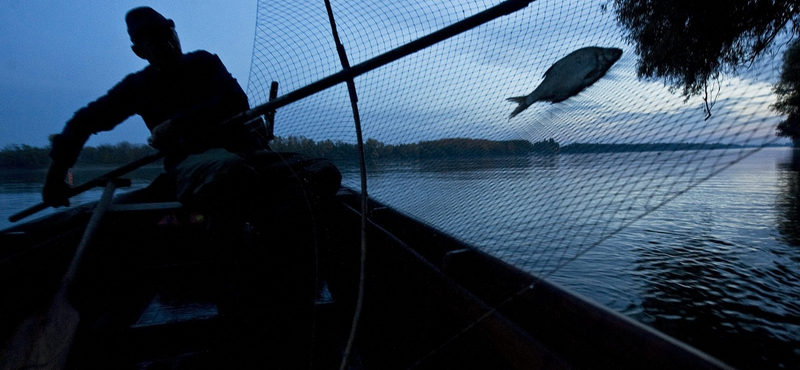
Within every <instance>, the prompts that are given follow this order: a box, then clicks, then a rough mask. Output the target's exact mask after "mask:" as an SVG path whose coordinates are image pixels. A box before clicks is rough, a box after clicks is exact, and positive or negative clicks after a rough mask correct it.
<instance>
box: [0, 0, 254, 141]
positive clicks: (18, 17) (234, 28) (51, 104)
mask: <svg viewBox="0 0 800 370" xmlns="http://www.w3.org/2000/svg"><path fill="white" fill-rule="evenodd" d="M141 5H147V6H151V7H153V8H154V9H156V10H158V11H159V12H161V13H162V14H164V15H165V16H166V17H168V18H172V19H173V20H174V21H175V24H176V29H177V30H178V34H179V36H180V39H181V44H182V46H183V49H184V51H192V50H196V49H206V50H208V51H210V52H213V53H216V54H218V55H219V56H220V58H221V59H222V61H223V62H224V63H225V64H226V66H227V67H228V70H229V71H230V72H231V73H232V74H233V76H234V77H235V78H236V79H238V80H239V83H240V84H242V86H243V87H244V86H245V85H246V84H247V76H248V73H249V68H250V59H251V53H252V48H253V35H254V32H255V19H256V0H236V1H225V0H204V1H188V0H170V1H165V0H137V1H130V0H118V1H97V0H55V1H52V0H48V1H44V0H4V1H2V2H0V148H2V147H5V146H7V145H9V144H28V145H34V146H45V145H47V136H48V134H51V133H57V132H60V131H61V128H62V127H63V126H64V123H65V122H66V121H67V120H68V119H69V118H70V117H71V116H72V114H73V113H74V112H75V111H76V110H77V109H79V108H80V107H82V106H83V105H85V104H86V103H88V102H90V101H92V100H94V99H96V98H97V97H99V96H101V95H102V94H104V93H105V92H106V91H107V90H108V89H109V88H110V87H111V86H113V85H114V84H115V83H117V82H118V81H119V80H121V79H122V78H123V77H124V76H125V75H127V74H128V73H131V72H134V71H137V70H139V69H141V68H143V67H144V66H146V62H145V61H143V60H141V59H139V58H137V57H136V55H134V54H133V52H131V49H130V40H129V38H128V34H127V32H126V29H125V21H124V17H125V13H126V12H127V11H128V10H130V9H132V8H134V7H137V6H141ZM147 136H148V131H147V129H146V128H145V127H144V125H143V124H142V122H141V120H140V119H139V118H132V119H130V120H129V121H128V122H125V123H123V124H122V125H120V126H118V127H117V128H116V129H114V130H113V131H111V132H107V133H104V134H103V135H94V136H93V137H92V139H91V140H90V142H89V143H88V145H98V144H103V143H116V142H120V141H123V140H126V141H129V142H134V143H144V142H145V140H146V138H147Z"/></svg>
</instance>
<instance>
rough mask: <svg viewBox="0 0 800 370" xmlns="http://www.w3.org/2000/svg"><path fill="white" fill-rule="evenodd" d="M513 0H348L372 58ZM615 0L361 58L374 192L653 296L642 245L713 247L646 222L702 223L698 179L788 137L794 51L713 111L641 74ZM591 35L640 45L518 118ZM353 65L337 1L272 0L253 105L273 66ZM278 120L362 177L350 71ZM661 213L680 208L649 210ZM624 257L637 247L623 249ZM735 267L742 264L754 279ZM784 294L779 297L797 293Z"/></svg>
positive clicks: (725, 80)
mask: <svg viewBox="0 0 800 370" xmlns="http://www.w3.org/2000/svg"><path fill="white" fill-rule="evenodd" d="M497 3H499V2H498V1H480V0H453V1H444V2H431V1H414V0H392V1H382V0H377V1H369V2H357V1H341V2H334V3H333V12H334V15H335V17H336V26H337V28H338V33H339V35H340V37H341V41H342V44H343V45H344V47H345V49H346V51H347V56H348V58H349V61H350V64H351V65H357V64H359V63H362V62H364V61H366V60H369V59H371V58H374V57H376V56H378V55H381V54H382V53H385V52H387V51H390V50H392V49H394V48H397V47H400V46H402V45H404V44H406V43H408V42H411V41H414V40H416V39H419V38H420V37H423V36H425V35H427V34H429V33H431V32H433V31H436V30H439V29H441V28H444V27H446V26H449V25H451V24H453V23H454V22H457V21H459V20H461V19H464V18H467V17H469V16H471V15H474V14H477V13H479V12H481V11H483V10H485V9H487V8H489V7H491V6H493V5H497ZM605 5H608V4H607V2H605V1H582V0H573V1H556V0H538V1H535V2H533V3H531V4H530V5H528V6H527V7H525V8H524V9H522V10H520V11H517V12H514V13H513V14H510V15H507V16H503V17H500V18H498V19H495V20H493V21H491V22H489V23H486V24H483V25H481V26H478V27H476V28H473V29H471V30H468V31H466V32H463V33H461V34H458V35H457V36H454V37H452V38H449V39H447V40H445V41H442V42H439V43H437V44H435V45H433V46H431V47H428V48H426V49H424V50H422V51H419V52H416V53H413V54H411V55H409V56H407V57H404V58H401V59H399V60H397V61H394V62H392V63H389V64H387V65H385V66H383V67H380V68H377V69H375V70H372V71H370V72H367V73H365V74H363V75H360V76H358V77H356V78H355V86H356V89H357V94H358V99H359V100H358V107H359V113H360V117H361V124H362V125H363V135H364V138H365V140H366V147H365V152H366V155H367V168H368V171H367V181H368V189H369V195H370V197H372V198H374V199H377V200H379V201H381V202H383V203H386V204H388V205H389V206H391V207H393V208H395V209H397V210H399V211H401V212H403V213H405V214H407V215H409V216H411V217H414V218H416V219H418V220H420V221H422V222H424V223H427V224H430V225H432V226H434V227H436V228H438V229H440V230H443V231H445V232H447V233H448V234H450V235H452V236H454V237H456V238H458V239H461V240H462V241H465V242H467V243H469V244H471V245H474V246H475V247H477V248H479V249H481V250H483V251H485V252H487V253H489V254H491V255H494V256H496V257H499V258H500V259H502V260H504V261H506V262H508V263H510V264H512V265H514V266H516V267H518V268H520V269H522V270H524V271H526V272H529V273H532V274H535V275H538V276H540V277H544V278H549V279H551V280H554V281H556V282H560V283H562V284H565V285H567V286H568V287H570V288H573V289H574V290H577V291H578V292H579V293H583V294H585V295H588V296H589V297H591V298H595V299H597V300H598V301H600V302H601V303H603V304H606V305H608V306H610V307H612V308H614V309H617V310H619V311H623V312H626V313H628V314H636V312H634V311H635V310H638V309H641V308H631V307H641V304H642V302H641V298H638V297H636V296H635V295H634V294H633V293H630V292H629V291H628V290H627V289H626V288H625V287H627V286H632V285H635V283H632V282H631V281H625V279H630V277H629V276H630V275H631V273H630V272H629V271H626V273H622V272H621V267H620V266H624V265H630V263H627V262H626V261H627V260H633V259H635V258H638V259H640V260H644V261H645V263H653V264H660V263H664V261H667V260H670V261H673V260H676V259H679V260H680V261H678V262H676V263H686V264H687V266H689V265H692V266H694V264H695V263H696V262H697V261H692V260H691V258H694V257H691V258H687V259H681V257H680V256H682V254H681V250H682V249H676V252H675V254H671V253H669V252H664V251H661V250H659V249H658V248H659V247H658V246H657V245H652V246H650V245H648V242H646V241H644V239H642V237H641V236H640V235H641V233H643V232H649V233H650V234H651V235H652V234H653V233H656V234H659V235H678V234H682V233H683V234H687V233H691V232H694V230H693V229H692V228H691V227H688V226H687V225H688V224H690V223H696V222H703V215H701V214H688V211H687V210H686V209H682V208H681V207H683V206H684V205H685V204H687V202H692V201H693V199H692V198H686V197H685V194H686V193H688V192H691V191H692V190H693V189H695V188H697V187H700V186H705V187H708V186H718V187H720V189H722V188H723V187H724V186H725V184H724V183H719V182H711V181H708V180H709V179H713V178H714V177H715V176H716V175H718V174H720V173H721V172H723V171H724V170H725V169H726V168H728V167H729V166H731V165H733V164H736V163H738V162H740V161H742V160H744V159H746V158H747V157H748V156H751V155H753V154H754V153H756V152H758V151H759V150H761V149H762V148H764V147H766V146H770V145H773V144H787V143H788V141H786V139H779V138H777V137H776V136H775V127H776V125H777V124H778V123H779V122H780V121H781V120H782V119H783V118H782V117H780V116H778V115H777V114H776V113H775V112H774V111H773V110H771V109H770V105H771V104H773V103H774V102H775V95H774V94H773V92H772V86H773V84H775V83H776V82H777V81H778V77H779V75H780V67H781V62H782V61H781V58H780V57H779V55H780V53H775V54H774V55H773V54H770V55H766V56H765V57H763V58H760V59H758V60H756V61H755V62H753V63H751V64H749V65H747V66H746V67H744V68H741V69H740V70H739V71H738V72H737V74H729V75H723V76H721V78H720V79H718V80H714V81H712V83H711V85H710V89H709V96H708V102H709V105H710V108H711V112H710V113H711V117H707V114H706V112H705V107H706V106H705V102H704V100H703V99H702V97H691V98H688V99H686V98H684V97H683V96H682V95H681V94H679V93H676V92H674V91H671V90H670V88H669V87H668V86H665V85H664V84H663V82H660V81H648V80H643V79H640V78H638V77H637V76H636V55H635V53H634V52H633V46H632V45H630V44H628V43H626V41H625V40H624V37H623V32H622V30H621V29H620V28H619V26H618V25H617V24H616V22H615V19H614V14H613V11H610V10H605V9H604V6H605ZM586 46H601V47H617V48H621V49H622V50H623V55H622V57H621V59H620V60H619V61H617V62H616V63H615V64H614V65H613V66H612V67H611V68H610V69H609V70H608V72H607V73H606V74H605V76H603V77H602V78H601V79H600V80H598V81H597V82H596V83H594V84H593V85H591V86H589V87H587V88H586V89H584V90H583V91H581V92H580V93H579V94H577V95H575V96H573V97H571V98H569V99H567V100H565V101H562V102H559V103H555V104H550V103H544V102H540V103H535V104H533V105H531V106H530V107H529V108H528V109H527V110H525V111H523V112H522V113H520V114H519V115H517V116H516V117H513V118H509V114H510V113H511V112H512V111H513V110H514V108H515V107H516V104H514V103H511V102H509V101H507V98H509V97H514V96H524V95H527V94H529V93H530V92H531V91H533V89H534V88H535V87H536V86H538V85H539V84H540V83H541V82H542V80H543V75H544V73H545V71H547V70H548V68H550V66H551V65H553V63H555V62H556V61H558V60H559V59H561V58H563V57H564V56H566V55H567V54H569V53H570V52H572V51H574V50H577V49H579V48H582V47H586ZM340 70H341V64H340V62H339V57H338V55H337V52H336V49H335V45H334V42H333V39H332V37H331V28H330V24H329V23H328V17H327V14H326V11H325V5H324V3H323V2H321V1H320V2H319V3H317V4H309V3H306V2H289V1H287V2H274V1H260V4H259V14H258V18H257V29H256V37H255V48H254V54H253V63H252V68H251V74H250V79H249V81H248V95H249V97H250V98H251V105H257V104H262V103H264V102H266V101H267V99H268V93H269V85H270V82H271V81H278V82H280V86H281V92H280V93H279V95H283V94H285V93H287V92H290V91H294V90H296V89H298V88H301V87H303V86H306V85H308V84H310V83H312V82H315V81H318V80H320V79H322V78H324V77H326V76H329V75H332V74H334V73H337V72H339V71H340ZM275 135H276V136H277V137H278V138H277V139H276V140H275V143H274V144H275V148H276V149H281V150H291V151H299V152H303V153H306V154H309V155H312V156H322V157H327V158H330V159H332V160H334V162H336V163H337V165H338V166H339V168H340V169H341V170H342V172H343V176H344V179H343V184H344V185H345V186H347V187H350V188H352V189H355V190H359V189H360V180H359V167H358V163H357V160H358V157H357V152H356V150H355V143H356V131H355V128H354V125H353V113H352V111H351V106H350V100H349V95H348V91H347V87H346V85H345V84H338V85H336V86H334V87H332V88H329V89H326V90H324V91H322V92H319V93H316V94H313V95H311V96H309V97H308V98H305V99H302V100H300V101H298V102H296V103H292V104H289V105H287V106H285V107H282V108H280V109H279V110H278V112H277V115H276V125H275ZM712 191H713V190H712ZM682 196H684V197H683V198H682ZM676 200H678V201H677V202H676ZM708 201H710V202H713V200H708ZM665 207H671V208H670V211H669V212H662V211H663V209H664V208H665ZM743 207H744V208H743V209H742V210H743V211H746V207H745V206H743ZM701 208H702V207H701ZM687 209H688V208H687ZM648 217H650V218H656V220H657V221H656V222H655V223H656V224H658V222H660V220H664V223H665V226H664V227H663V228H658V229H657V230H656V229H650V230H643V229H641V228H637V226H636V225H637V221H639V220H642V219H643V218H648ZM652 224H653V223H652V222H651V223H650V225H652ZM637 233H638V234H637ZM621 236H625V237H621ZM684 236H685V235H684ZM686 239H691V238H689V237H687V238H686ZM631 240H641V242H640V243H637V242H633V243H632V242H631ZM648 240H661V239H658V238H655V239H654V238H650V239H648ZM653 243H656V242H653ZM722 244H724V243H722ZM718 246H719V247H721V248H725V247H724V245H718ZM681 248H684V247H683V246H682V247H681ZM686 248H689V247H686ZM626 251H627V252H626ZM628 252H630V253H628ZM725 253H727V252H725ZM701 254H702V253H701ZM637 255H638V256H637ZM704 255H705V254H704ZM614 258H618V259H620V260H622V263H618V262H609V261H608V260H609V259H614ZM681 261H683V262H681ZM628 262H630V261H628ZM700 269H701V270H702V268H700ZM727 273H728V272H725V274H727ZM743 273H744V272H743ZM633 274H634V275H635V272H634V273H633ZM731 274H732V275H731V276H734V277H732V278H731V279H730V280H725V281H729V282H730V283H732V284H738V282H740V281H742V279H740V278H741V277H742V276H741V274H740V273H735V272H731ZM626 276H627V277H626ZM736 276H738V277H736ZM715 279H717V278H715ZM678 280H680V279H678ZM678 283H680V281H678ZM658 284H661V283H660V282H659V283H658ZM753 284H755V286H758V283H753ZM659 286H660V285H659ZM755 289H756V290H758V288H755ZM666 290H669V289H666ZM598 294H599V295H601V296H598ZM668 298H669V297H667V299H668ZM775 307H776V308H774V309H772V308H770V309H769V310H771V312H772V311H774V312H777V313H779V314H782V313H783V312H789V311H791V310H792V308H791V307H788V306H783V305H781V304H777V305H776V306H775ZM684 308H685V307H676V308H675V310H678V311H681V310H684ZM759 309H761V308H759ZM632 310H633V311H632ZM787 310H788V311H787ZM795 312H796V311H795ZM795 317H796V316H795ZM762 322H765V321H763V320H762ZM770 325H771V324H770ZM747 330H749V329H747Z"/></svg>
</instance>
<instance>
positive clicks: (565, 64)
mask: <svg viewBox="0 0 800 370" xmlns="http://www.w3.org/2000/svg"><path fill="white" fill-rule="evenodd" d="M621 56H622V49H618V48H602V47H597V46H589V47H585V48H581V49H578V50H575V51H573V52H571V53H569V54H568V55H567V56H565V57H563V58H561V59H559V60H558V61H557V62H555V63H554V64H553V65H552V66H550V68H548V69H547V71H546V72H545V73H544V76H543V77H544V80H543V81H542V83H541V84H539V86H537V87H536V89H535V90H533V92H531V93H530V94H528V95H526V96H515V97H511V98H508V99H507V100H508V101H510V102H514V103H518V104H519V105H518V106H517V108H516V109H514V111H513V112H511V115H509V116H508V119H511V118H514V117H515V116H516V115H518V114H520V113H521V112H522V111H524V110H525V109H527V108H528V107H529V106H530V105H531V104H533V103H536V102H539V101H549V102H551V103H558V102H561V101H564V100H567V99H569V98H570V97H572V96H574V95H576V94H578V93H579V92H581V91H583V89H585V88H587V87H589V86H591V85H592V84H593V83H595V82H597V80H599V79H600V78H601V77H603V76H605V74H606V72H607V71H608V69H609V68H611V66H612V65H614V63H616V62H617V61H618V60H619V58H620V57H621Z"/></svg>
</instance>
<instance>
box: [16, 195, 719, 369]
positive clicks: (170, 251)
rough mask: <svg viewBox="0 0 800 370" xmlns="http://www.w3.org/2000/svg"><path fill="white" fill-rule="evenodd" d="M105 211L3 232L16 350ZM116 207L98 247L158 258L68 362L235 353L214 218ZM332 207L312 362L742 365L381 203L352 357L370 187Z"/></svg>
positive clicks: (168, 364)
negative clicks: (222, 299) (213, 238)
mask: <svg viewBox="0 0 800 370" xmlns="http://www.w3.org/2000/svg"><path fill="white" fill-rule="evenodd" d="M133 193H135V192H133ZM121 197H122V196H120V197H119V198H121ZM129 198H130V197H129ZM145 200H146V199H145ZM101 206H102V200H101V201H99V202H96V203H91V204H87V205H82V206H77V207H74V208H71V209H68V210H65V211H62V212H59V213H55V214H53V215H50V216H46V217H42V218H39V219H36V220H34V221H29V222H26V223H23V224H20V225H17V226H14V227H11V228H9V229H6V230H3V231H2V232H0V245H2V246H3V247H2V249H0V275H2V277H1V278H0V292H2V295H3V296H4V297H13V298H11V299H4V300H2V301H1V302H0V312H2V315H0V333H2V336H0V340H2V343H4V344H5V345H4V348H5V351H6V352H4V355H6V356H7V355H8V354H9V353H8V351H9V349H10V348H18V347H15V346H19V343H14V341H13V340H11V338H12V337H14V335H15V334H14V333H18V332H19V331H20V330H19V328H20V327H21V326H24V325H25V322H26V320H29V319H30V318H31V316H32V315H39V314H41V313H42V312H46V309H47V306H48V305H50V304H52V302H53V297H54V296H55V295H57V291H58V289H59V281H60V280H61V279H62V277H63V275H64V274H65V271H66V270H67V267H68V265H69V264H70V263H69V261H70V260H71V259H72V257H73V255H74V253H75V252H76V249H77V248H78V244H80V240H81V239H82V238H81V236H82V235H83V234H84V233H85V232H87V230H88V228H89V226H90V224H91V219H92V215H93V214H97V212H98V208H99V207H101ZM103 212H104V213H105V216H104V217H103V220H102V222H100V224H99V225H98V226H97V227H96V228H95V229H94V231H90V232H93V233H94V237H93V238H92V239H93V242H92V243H90V244H89V246H88V247H87V248H89V249H87V250H92V249H95V250H96V249H99V248H104V249H111V250H125V249H130V248H133V249H135V250H137V251H138V253H143V254H144V255H146V256H148V260H147V262H146V264H145V266H143V269H144V271H146V273H145V274H143V275H141V277H139V279H142V281H138V282H137V283H136V284H134V285H135V286H139V287H146V288H142V289H139V290H140V291H137V292H129V291H126V292H111V293H109V295H110V296H111V297H117V298H115V299H118V300H119V302H124V304H117V303H115V301H113V300H112V302H105V303H103V304H102V305H101V306H100V307H86V308H81V309H80V310H78V311H82V310H100V311H102V312H101V315H100V316H107V317H128V318H133V319H131V320H128V322H127V325H126V326H125V327H124V328H119V327H118V326H116V327H115V326H114V325H113V324H112V323H114V322H115V321H114V320H110V322H111V323H109V324H108V326H109V327H103V325H102V324H94V325H95V326H94V327H92V328H82V329H79V334H78V335H76V336H75V340H74V342H72V343H71V345H69V348H70V351H69V355H68V356H67V360H66V368H91V366H88V365H87V364H92V363H93V360H94V359H96V358H97V357H100V358H102V359H103V360H104V361H106V362H103V364H105V366H108V364H109V362H108V361H112V362H111V363H113V364H115V365H116V367H117V368H137V369H161V368H171V369H184V368H196V367H194V366H196V365H197V363H198V361H200V360H199V359H204V358H206V357H204V356H208V354H209V353H212V354H213V353H218V354H219V353H221V352H220V351H224V345H223V344H221V343H220V341H219V340H217V339H218V336H219V335H220V334H219V333H220V330H223V329H224V328H225V327H226V325H227V324H228V323H229V319H228V318H226V317H225V316H224V315H220V314H219V310H218V306H217V304H218V302H217V301H215V299H214V294H212V290H213V288H212V287H213V286H214V285H215V282H214V274H213V271H215V269H214V263H215V260H214V259H213V258H210V254H209V251H208V248H207V240H208V238H207V235H206V234H205V233H207V231H206V229H205V227H204V222H203V218H202V215H198V214H197V213H192V212H191V211H190V210H187V209H185V208H184V207H182V206H181V205H180V204H179V203H172V202H166V203H163V202H161V203H158V202H147V201H141V200H140V201H138V202H136V203H126V202H122V203H115V201H111V202H109V205H108V206H107V208H106V209H105V210H104V211H103ZM325 212H326V213H327V214H326V220H328V221H330V223H328V227H326V228H324V230H322V231H321V232H322V233H325V234H326V235H324V238H325V240H328V241H329V242H328V243H325V244H326V245H327V246H328V248H325V250H324V251H322V250H321V251H319V253H320V255H322V256H324V259H321V261H323V266H322V267H321V268H320V273H319V278H318V281H319V284H318V287H319V289H318V295H317V299H316V301H315V307H316V309H315V310H314V312H315V314H314V321H315V332H314V338H316V340H315V341H314V343H316V345H315V346H314V348H313V353H314V355H313V357H311V359H313V361H311V360H309V364H310V365H309V368H315V369H316V368H318V369H330V368H337V367H338V366H339V364H340V362H341V361H342V357H343V356H344V354H345V353H348V356H347V358H348V359H347V367H345V368H349V369H408V368H415V369H487V368H492V369H608V368H614V369H642V368H647V369H727V368H728V367H727V366H726V365H725V364H723V363H721V362H720V361H718V360H716V359H714V358H712V357H710V356H708V355H706V354H704V353H702V352H700V351H698V350H696V349H694V348H692V347H690V346H688V345H686V344H684V343H681V342H680V341H678V340H676V339H673V338H670V337H668V336H666V335H664V334H662V333H659V332H657V331H655V330H654V329H651V328H648V327H646V326H644V325H642V324H639V323H637V322H634V321H632V320H631V319H628V318H626V317H624V316H621V315H620V314H617V313H615V312H613V311H610V310H609V309H607V308H604V307H603V306H601V305H599V304H597V303H594V302H592V301H591V300H588V299H586V298H583V297H581V296H579V295H577V294H575V293H572V292H570V291H569V290H567V289H565V288H563V287H561V286H559V285H557V284H554V283H552V282H549V281H547V280H543V279H538V278H536V277H535V276H532V275H530V274H528V273H525V272H523V271H521V270H519V269H517V268H515V267H513V266H511V265H509V264H507V263H505V262H503V261H501V260H499V259H497V258H494V257H492V256H490V255H487V254H485V253H483V252H481V251H480V250H478V249H476V248H474V247H472V246H470V245H467V244H465V243H463V242H460V241H459V240H457V239H455V238H453V237H451V236H449V235H447V234H446V233H443V232H441V231H439V230H437V229H435V228H432V227H430V226H428V225H425V224H423V223H421V222H419V221H417V220H414V219H413V218H410V217H408V216H406V215H404V214H402V213H400V212H398V211H396V210H394V209H393V208H391V207H388V206H386V205H385V204H381V203H379V202H376V201H374V200H371V201H369V202H368V208H367V212H368V216H369V217H368V224H367V228H366V237H367V239H368V240H369V249H368V251H367V255H366V258H365V268H364V283H365V284H364V285H363V296H362V298H363V306H361V309H360V315H359V319H358V323H357V324H358V325H357V329H356V331H355V334H354V336H353V340H352V347H351V349H350V350H347V351H346V349H347V343H348V338H349V337H350V329H351V325H350V324H351V322H352V319H353V315H354V310H355V308H356V307H357V301H358V297H359V294H358V290H359V288H358V287H359V268H358V266H359V256H360V248H359V245H360V238H361V232H360V230H361V226H360V225H361V197H360V194H359V193H358V192H356V191H354V190H352V189H348V188H342V189H341V190H340V191H339V192H338V193H337V195H336V200H335V202H332V204H331V206H330V207H328V208H327V209H326V211H325ZM177 241H181V242H177ZM92 278H93V279H98V280H100V281H102V280H103V279H104V277H103V276H94V277H92ZM279 303H280V302H269V301H268V299H267V298H266V297H265V300H264V304H265V305H267V304H279ZM79 314H81V315H83V314H85V313H84V312H79ZM94 315H97V313H94ZM111 328H114V329H113V330H112V329H111ZM81 330H85V331H86V332H90V333H93V334H92V335H81ZM59 334H61V332H60V331H59V330H56V331H55V332H53V334H51V335H59ZM63 334H65V335H69V330H68V329H65V330H64V333H63ZM17 335H18V334H17ZM30 335H31V336H34V337H35V336H36V335H37V334H36V332H34V333H33V334H30ZM98 336H99V337H98ZM27 339H30V338H27ZM50 339H51V340H53V338H50ZM16 341H17V342H18V341H19V338H17V339H16ZM98 343H102V345H99V344H98ZM98 346H99V347H98ZM98 348H101V350H99V349H98ZM248 355H250V356H255V357H258V356H262V355H263V353H261V352H260V351H252V352H251V353H249V354H248ZM109 359H111V360H109ZM202 361H206V360H202ZM6 365H7V364H6ZM4 368H8V367H4ZM200 368H202V367H200Z"/></svg>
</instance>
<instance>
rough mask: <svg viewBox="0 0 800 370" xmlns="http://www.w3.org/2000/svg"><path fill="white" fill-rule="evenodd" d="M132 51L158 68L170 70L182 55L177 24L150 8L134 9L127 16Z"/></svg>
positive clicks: (126, 21)
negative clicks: (176, 31) (176, 28)
mask: <svg viewBox="0 0 800 370" xmlns="http://www.w3.org/2000/svg"><path fill="white" fill-rule="evenodd" d="M125 23H126V24H127V25H128V35H130V37H131V42H133V45H132V46H131V49H132V50H133V52H134V53H136V55H138V56H139V57H140V58H142V59H146V60H147V61H148V62H150V64H151V65H153V66H154V67H156V68H169V67H170V66H172V65H174V64H175V63H177V62H178V61H180V56H181V55H182V51H181V44H180V41H179V40H178V34H177V33H175V22H173V21H172V20H171V19H167V18H164V16H163V15H161V14H159V13H158V12H156V11H155V10H153V9H152V8H149V7H140V8H135V9H132V10H130V11H129V12H128V14H126V15H125Z"/></svg>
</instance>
